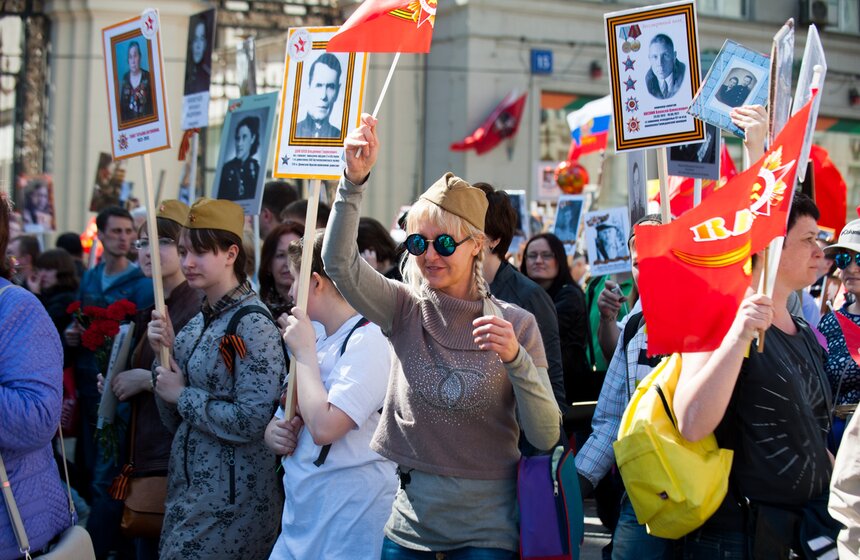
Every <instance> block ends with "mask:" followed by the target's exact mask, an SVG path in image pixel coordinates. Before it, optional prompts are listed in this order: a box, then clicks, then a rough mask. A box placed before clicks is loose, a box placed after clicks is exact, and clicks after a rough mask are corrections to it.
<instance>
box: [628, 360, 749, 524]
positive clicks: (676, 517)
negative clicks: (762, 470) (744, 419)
mask: <svg viewBox="0 0 860 560" xmlns="http://www.w3.org/2000/svg"><path fill="white" fill-rule="evenodd" d="M680 375H681V355H680V354H673V355H671V356H669V357H666V358H664V359H663V360H662V361H661V362H660V363H659V364H658V365H657V367H655V368H654V370H653V371H652V372H651V373H650V374H648V376H647V377H646V378H645V379H643V380H642V381H641V382H640V383H639V385H638V386H637V387H636V391H635V392H634V393H633V396H632V398H631V399H630V403H629V404H628V405H627V409H626V410H625V411H624V416H623V417H622V418H621V427H620V428H619V430H618V441H616V442H615V443H614V444H613V447H614V449H615V462H616V463H617V464H618V469H619V470H620V471H621V478H622V479H624V487H625V488H626V490H627V495H628V496H629V498H630V502H631V504H632V505H633V510H634V511H635V512H636V519H637V520H638V521H639V523H642V524H644V525H646V526H647V529H648V533H649V534H651V535H654V536H656V537H662V538H667V539H677V538H680V537H683V536H684V535H686V534H687V533H689V532H691V531H693V530H695V529H697V528H699V527H701V526H702V524H703V523H704V522H705V521H707V519H708V518H709V517H710V516H711V515H713V513H714V512H715V511H716V510H717V508H718V507H720V504H721V503H722V501H723V498H725V496H726V491H727V490H728V482H729V471H730V469H731V466H732V454H733V452H732V451H731V450H729V449H720V448H719V447H717V440H716V438H715V437H714V435H713V434H711V435H709V436H708V437H706V438H704V439H702V440H700V441H697V442H696V443H691V442H689V441H687V440H686V439H684V437H683V436H682V435H681V433H680V432H679V431H678V428H677V424H676V420H675V415H674V412H673V408H672V401H673V399H674V395H675V387H676V386H677V384H678V377H680Z"/></svg>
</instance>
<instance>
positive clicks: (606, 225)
mask: <svg viewBox="0 0 860 560" xmlns="http://www.w3.org/2000/svg"><path fill="white" fill-rule="evenodd" d="M628 220H629V218H628V213H627V208H625V207H623V206H621V207H616V208H606V209H601V210H596V211H593V212H588V213H587V214H586V215H585V246H586V249H587V251H588V262H589V266H590V267H591V274H592V276H602V275H604V274H616V273H619V272H629V271H630V250H629V249H628V247H627V237H628V235H629V233H630V222H629V221H628Z"/></svg>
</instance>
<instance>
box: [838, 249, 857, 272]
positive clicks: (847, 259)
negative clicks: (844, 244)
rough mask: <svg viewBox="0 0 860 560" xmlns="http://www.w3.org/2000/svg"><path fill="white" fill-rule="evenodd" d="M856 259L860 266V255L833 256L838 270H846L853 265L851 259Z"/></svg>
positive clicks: (842, 254)
mask: <svg viewBox="0 0 860 560" xmlns="http://www.w3.org/2000/svg"><path fill="white" fill-rule="evenodd" d="M852 256H853V257H854V262H855V263H857V266H860V253H853V254H852V253H836V254H835V255H833V260H834V261H835V262H836V268H838V269H839V270H845V269H846V268H848V266H849V265H850V264H851V257H852Z"/></svg>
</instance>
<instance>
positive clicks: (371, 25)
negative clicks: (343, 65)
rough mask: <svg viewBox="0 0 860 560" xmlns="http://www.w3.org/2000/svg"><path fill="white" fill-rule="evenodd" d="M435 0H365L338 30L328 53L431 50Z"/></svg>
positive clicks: (329, 44)
mask: <svg viewBox="0 0 860 560" xmlns="http://www.w3.org/2000/svg"><path fill="white" fill-rule="evenodd" d="M436 3H437V0H365V1H364V2H363V3H362V4H361V5H359V7H358V8H357V9H356V10H355V12H354V13H353V14H352V15H351V16H350V17H349V19H348V20H346V22H345V23H344V24H343V25H341V26H340V31H338V32H337V34H335V36H334V37H332V38H331V39H329V41H328V46H326V51H328V52H408V53H428V52H430V41H431V40H432V39H433V26H434V25H435V22H436Z"/></svg>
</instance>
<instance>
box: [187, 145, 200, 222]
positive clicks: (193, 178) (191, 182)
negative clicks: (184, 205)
mask: <svg viewBox="0 0 860 560" xmlns="http://www.w3.org/2000/svg"><path fill="white" fill-rule="evenodd" d="M199 149H200V133H199V132H195V133H194V134H192V135H191V162H190V163H191V167H190V169H189V171H188V202H189V203H193V202H194V201H195V200H197V153H198V150H199ZM189 206H190V204H189Z"/></svg>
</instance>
